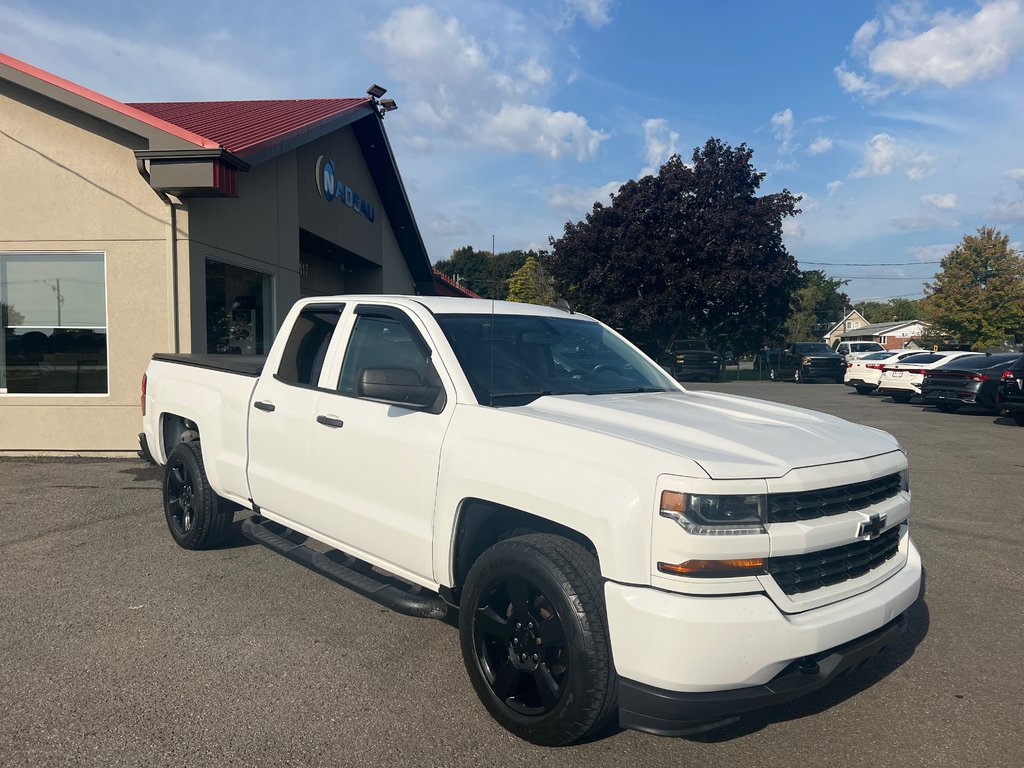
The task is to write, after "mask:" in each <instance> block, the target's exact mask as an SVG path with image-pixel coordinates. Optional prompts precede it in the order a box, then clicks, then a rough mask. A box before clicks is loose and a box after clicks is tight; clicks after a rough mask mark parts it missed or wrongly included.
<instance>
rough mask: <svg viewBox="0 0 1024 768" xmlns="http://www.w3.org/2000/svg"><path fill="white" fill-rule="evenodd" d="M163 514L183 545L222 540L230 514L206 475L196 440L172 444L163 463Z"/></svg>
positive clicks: (206, 544) (207, 546)
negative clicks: (164, 463) (165, 462)
mask: <svg viewBox="0 0 1024 768" xmlns="http://www.w3.org/2000/svg"><path fill="white" fill-rule="evenodd" d="M163 493H164V518H165V519H166V521H167V529H168V530H169V531H170V532H171V538H173V539H174V541H175V543H176V544H177V545H178V546H179V547H182V548H184V549H210V548H212V547H216V546H218V545H219V544H221V543H222V542H223V541H224V538H225V537H226V536H227V534H228V531H229V530H230V529H231V520H232V518H233V516H234V514H233V512H232V510H231V509H230V508H229V506H228V504H227V503H226V502H225V501H224V500H223V499H221V498H220V497H219V496H218V495H217V494H216V493H214V490H213V488H211V487H210V481H209V480H207V478H206V468H205V467H204V466H203V452H202V450H201V449H200V447H199V442H198V441H190V442H187V443H178V445H176V446H174V450H172V451H171V454H170V456H168V457H167V465H166V466H165V467H164V484H163Z"/></svg>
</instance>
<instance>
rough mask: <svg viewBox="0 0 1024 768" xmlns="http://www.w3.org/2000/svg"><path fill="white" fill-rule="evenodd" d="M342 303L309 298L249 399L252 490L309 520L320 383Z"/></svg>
mask: <svg viewBox="0 0 1024 768" xmlns="http://www.w3.org/2000/svg"><path fill="white" fill-rule="evenodd" d="M342 310H343V305H341V304H307V305H306V306H305V307H303V309H302V310H301V312H299V314H298V316H297V317H296V319H295V322H294V323H293V324H292V327H291V331H290V333H289V335H288V340H287V342H286V343H285V345H284V348H283V350H282V351H281V353H280V355H279V356H276V355H275V354H274V353H272V354H271V357H270V358H269V359H268V360H267V365H266V367H265V368H264V371H263V375H262V376H260V379H259V381H258V382H257V384H256V389H255V391H254V392H253V397H252V402H251V403H250V404H249V464H248V469H247V475H248V478H249V492H250V493H251V494H252V499H253V501H254V502H255V503H256V504H257V505H258V506H259V507H260V508H261V509H262V510H263V511H264V512H266V513H268V514H269V515H270V516H271V517H275V516H278V517H282V518H285V519H287V520H288V521H294V522H297V523H300V524H302V523H304V516H305V515H307V514H308V510H309V509H310V504H312V502H313V497H312V496H311V495H310V492H309V490H310V489H309V476H308V475H309V464H308V461H309V440H310V434H311V432H312V427H313V426H314V425H315V422H314V419H315V418H316V399H317V396H318V392H317V386H318V384H319V382H320V378H321V375H322V373H323V371H324V369H325V367H327V366H325V362H326V361H327V360H328V358H327V350H328V347H329V346H330V343H331V340H332V339H333V338H334V336H335V330H336V328H337V326H338V321H339V319H340V317H341V313H342Z"/></svg>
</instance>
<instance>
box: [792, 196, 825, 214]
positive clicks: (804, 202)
mask: <svg viewBox="0 0 1024 768" xmlns="http://www.w3.org/2000/svg"><path fill="white" fill-rule="evenodd" d="M793 194H794V195H796V196H797V197H799V198H800V202H799V203H798V204H797V207H798V208H799V209H800V210H802V211H803V212H804V213H807V212H808V211H814V210H817V209H818V208H819V207H821V203H819V202H818V198H816V197H811V196H810V195H808V194H807V193H806V192H794V193H793Z"/></svg>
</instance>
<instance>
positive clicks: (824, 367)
mask: <svg viewBox="0 0 1024 768" xmlns="http://www.w3.org/2000/svg"><path fill="white" fill-rule="evenodd" d="M845 373H846V363H845V362H843V358H842V355H837V354H836V353H835V352H833V351H832V350H831V349H830V348H829V346H828V344H822V343H821V342H815V341H797V342H793V343H791V344H787V345H786V347H785V349H783V350H782V353H781V354H780V355H779V358H778V362H777V363H776V365H775V367H774V368H772V369H771V373H770V374H769V375H770V377H771V380H772V381H797V382H808V381H813V380H815V379H826V380H828V381H834V382H835V383H836V384H842V383H843V375H844V374H845Z"/></svg>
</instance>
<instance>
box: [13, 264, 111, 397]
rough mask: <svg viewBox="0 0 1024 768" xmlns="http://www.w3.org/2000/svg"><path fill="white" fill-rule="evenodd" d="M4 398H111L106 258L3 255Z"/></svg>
mask: <svg viewBox="0 0 1024 768" xmlns="http://www.w3.org/2000/svg"><path fill="white" fill-rule="evenodd" d="M0 326H2V327H3V333H4V342H3V345H2V346H0V395H4V394H47V395H79V394H89V395H105V394H107V288H106V277H105V271H104V262H103V254H102V253H0Z"/></svg>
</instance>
